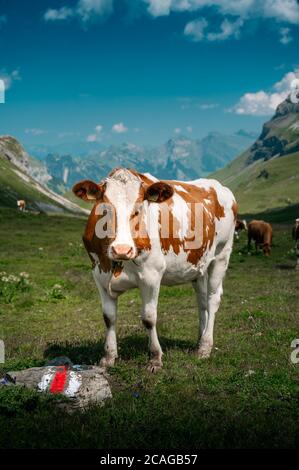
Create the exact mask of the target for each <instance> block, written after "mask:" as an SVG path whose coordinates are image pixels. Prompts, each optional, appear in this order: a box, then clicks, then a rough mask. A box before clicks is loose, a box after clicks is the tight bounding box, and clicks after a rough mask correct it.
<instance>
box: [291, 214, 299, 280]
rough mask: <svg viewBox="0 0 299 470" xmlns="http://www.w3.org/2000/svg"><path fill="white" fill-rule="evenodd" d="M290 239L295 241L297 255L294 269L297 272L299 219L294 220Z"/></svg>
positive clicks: (298, 265)
mask: <svg viewBox="0 0 299 470" xmlns="http://www.w3.org/2000/svg"><path fill="white" fill-rule="evenodd" d="M292 237H293V240H295V249H296V255H297V263H296V267H295V269H296V270H298V271H299V219H296V220H295V223H294V225H293V229H292Z"/></svg>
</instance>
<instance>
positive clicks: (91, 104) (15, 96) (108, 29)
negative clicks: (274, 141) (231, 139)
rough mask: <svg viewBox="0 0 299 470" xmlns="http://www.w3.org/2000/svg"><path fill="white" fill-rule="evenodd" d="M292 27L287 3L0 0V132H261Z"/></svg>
mask: <svg viewBox="0 0 299 470" xmlns="http://www.w3.org/2000/svg"><path fill="white" fill-rule="evenodd" d="M298 25H299V4H298V2H297V0H263V1H262V0H225V1H221V0H215V1H212V0H61V1H58V0H26V1H22V0H6V1H5V0H0V77H2V79H4V81H5V83H6V88H7V90H6V103H5V104H0V124H1V127H0V134H12V135H14V136H16V137H17V138H19V139H20V140H21V141H22V142H24V143H27V144H28V143H31V144H33V143H36V144H40V143H48V144H49V143H52V144H54V143H55V144H56V143H59V142H63V141H79V140H80V141H85V140H87V139H88V140H90V141H92V140H94V141H99V142H102V143H103V144H104V145H109V144H111V143H119V142H122V141H130V142H135V143H137V144H157V143H161V142H164V141H165V140H167V139H168V138H169V137H171V136H172V135H175V134H178V133H183V134H185V135H190V136H192V137H194V138H198V137H203V136H204V135H206V134H207V133H208V132H210V131H220V132H224V133H232V132H235V131H237V130H238V129H240V128H243V129H246V130H254V131H259V130H260V128H261V125H262V123H263V122H264V121H265V120H267V119H268V118H269V116H270V115H271V114H272V113H273V111H274V109H275V106H276V105H277V104H278V103H279V101H281V100H282V99H283V98H284V97H285V96H286V94H287V92H288V91H289V88H290V84H291V81H292V80H293V79H294V77H296V76H298V66H299V57H298V41H299V28H298Z"/></svg>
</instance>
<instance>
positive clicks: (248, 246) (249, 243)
mask: <svg viewBox="0 0 299 470" xmlns="http://www.w3.org/2000/svg"><path fill="white" fill-rule="evenodd" d="M247 251H251V236H250V235H249V234H248V242H247Z"/></svg>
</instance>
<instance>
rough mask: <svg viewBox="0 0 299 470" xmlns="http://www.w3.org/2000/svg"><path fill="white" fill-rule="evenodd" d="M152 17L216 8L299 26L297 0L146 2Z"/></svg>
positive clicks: (225, 12) (148, 0)
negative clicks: (173, 12) (174, 12)
mask: <svg viewBox="0 0 299 470" xmlns="http://www.w3.org/2000/svg"><path fill="white" fill-rule="evenodd" d="M144 1H145V3H147V4H148V11H149V13H150V14H151V15H152V16H162V15H169V14H170V13H171V12H172V11H176V12H186V11H198V10H201V9H203V8H207V7H209V8H214V9H215V8H216V9H217V10H218V12H219V13H220V14H222V15H233V16H239V17H242V18H257V17H263V18H275V19H276V20H278V21H284V22H287V23H292V24H299V4H298V2H297V0H225V1H224V0H144Z"/></svg>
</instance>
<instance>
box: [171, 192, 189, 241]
mask: <svg viewBox="0 0 299 470" xmlns="http://www.w3.org/2000/svg"><path fill="white" fill-rule="evenodd" d="M172 213H173V216H174V217H175V218H176V220H177V221H178V222H179V226H180V228H179V237H180V239H181V240H183V239H184V238H185V237H186V235H187V234H188V228H189V215H190V206H188V204H187V203H186V201H185V200H184V199H183V198H182V197H181V196H180V195H179V194H176V193H174V195H173V206H172Z"/></svg>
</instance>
